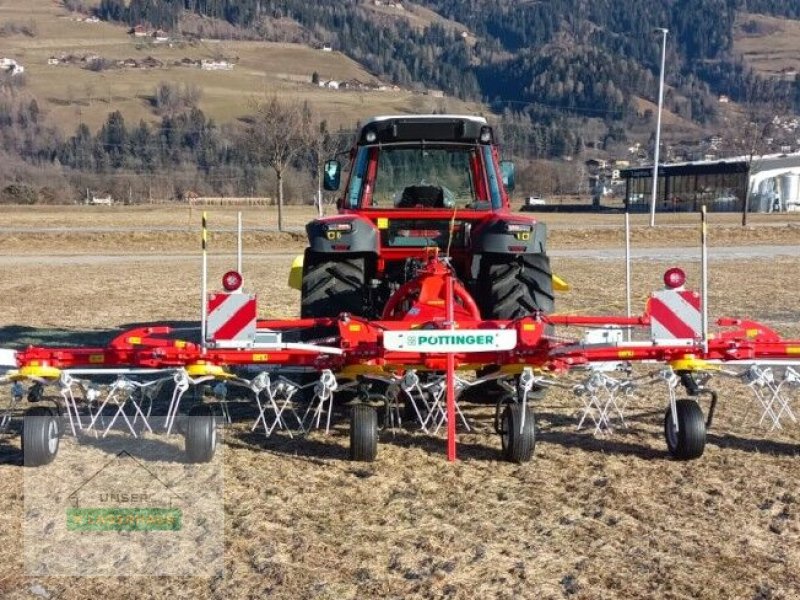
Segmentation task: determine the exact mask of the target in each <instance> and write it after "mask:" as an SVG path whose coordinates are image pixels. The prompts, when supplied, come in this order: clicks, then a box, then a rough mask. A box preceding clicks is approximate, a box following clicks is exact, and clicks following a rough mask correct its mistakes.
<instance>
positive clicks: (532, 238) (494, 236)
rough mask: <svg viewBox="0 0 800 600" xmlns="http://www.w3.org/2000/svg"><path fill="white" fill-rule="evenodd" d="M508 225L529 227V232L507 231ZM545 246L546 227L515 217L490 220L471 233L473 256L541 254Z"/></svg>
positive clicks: (509, 216)
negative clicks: (485, 254)
mask: <svg viewBox="0 0 800 600" xmlns="http://www.w3.org/2000/svg"><path fill="white" fill-rule="evenodd" d="M509 224H513V225H522V226H524V225H530V231H509V229H508V225H509ZM546 245H547V225H545V224H544V223H539V222H537V221H535V220H533V219H528V218H525V217H522V218H520V217H519V216H517V215H514V216H511V215H508V216H502V217H498V218H495V219H492V220H491V221H489V222H488V223H486V224H485V225H482V226H480V227H476V228H475V229H473V231H472V248H473V253H474V254H483V253H488V252H491V253H493V254H543V253H545V252H546ZM512 248H513V249H512Z"/></svg>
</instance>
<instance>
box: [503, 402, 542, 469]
mask: <svg viewBox="0 0 800 600" xmlns="http://www.w3.org/2000/svg"><path fill="white" fill-rule="evenodd" d="M521 423H522V404H519V403H514V404H508V405H507V406H506V408H505V410H504V411H503V418H502V421H501V424H500V441H501V443H502V445H503V458H504V459H506V460H507V461H509V462H515V463H524V462H528V461H529V460H530V459H531V457H533V450H534V448H535V447H536V422H535V416H534V414H533V409H532V408H531V407H528V408H527V410H526V411H525V423H524V424H523V426H522V430H521V431H520V424H521Z"/></svg>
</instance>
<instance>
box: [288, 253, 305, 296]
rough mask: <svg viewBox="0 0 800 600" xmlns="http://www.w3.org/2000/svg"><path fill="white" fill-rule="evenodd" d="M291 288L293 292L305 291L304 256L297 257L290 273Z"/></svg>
mask: <svg viewBox="0 0 800 600" xmlns="http://www.w3.org/2000/svg"><path fill="white" fill-rule="evenodd" d="M289 287H290V288H292V289H293V290H302V289H303V255H302V254H301V255H300V256H295V258H294V260H293V261H292V268H291V270H290V271H289Z"/></svg>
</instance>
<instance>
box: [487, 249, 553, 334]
mask: <svg viewBox="0 0 800 600" xmlns="http://www.w3.org/2000/svg"><path fill="white" fill-rule="evenodd" d="M475 291H476V294H475V295H476V300H477V302H478V305H479V307H480V310H481V315H483V317H484V318H485V319H516V318H518V317H523V316H526V315H529V314H531V313H532V312H534V311H537V310H539V311H542V312H543V313H545V314H548V313H551V312H553V308H554V306H555V299H554V295H553V273H552V271H551V270H550V259H549V258H548V256H547V255H546V254H542V253H540V254H489V253H487V254H484V255H483V256H482V257H481V262H480V267H479V269H478V280H477V284H476V286H475Z"/></svg>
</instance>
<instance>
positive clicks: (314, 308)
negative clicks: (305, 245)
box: [300, 253, 366, 318]
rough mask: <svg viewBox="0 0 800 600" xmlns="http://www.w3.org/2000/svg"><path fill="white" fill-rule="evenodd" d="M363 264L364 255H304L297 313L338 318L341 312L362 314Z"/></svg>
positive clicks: (364, 274)
mask: <svg viewBox="0 0 800 600" xmlns="http://www.w3.org/2000/svg"><path fill="white" fill-rule="evenodd" d="M365 263H366V259H365V258H364V257H363V256H337V257H331V256H324V255H313V254H310V253H308V254H306V260H305V264H304V265H303V287H302V293H301V300H300V316H301V317H303V318H309V317H338V316H339V315H340V314H341V313H343V312H347V313H350V314H353V315H362V314H363V312H364V287H365V282H366V265H365Z"/></svg>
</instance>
